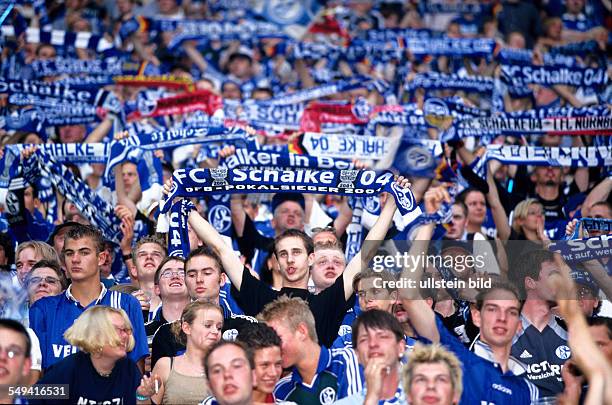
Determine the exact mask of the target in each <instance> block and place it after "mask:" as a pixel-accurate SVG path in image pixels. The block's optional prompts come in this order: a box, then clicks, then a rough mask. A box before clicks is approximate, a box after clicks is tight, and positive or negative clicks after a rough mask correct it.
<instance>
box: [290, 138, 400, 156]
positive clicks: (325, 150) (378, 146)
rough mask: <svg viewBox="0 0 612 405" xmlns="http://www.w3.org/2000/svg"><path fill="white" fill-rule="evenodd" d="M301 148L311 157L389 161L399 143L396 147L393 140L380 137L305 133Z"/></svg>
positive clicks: (301, 139) (300, 141) (300, 140)
mask: <svg viewBox="0 0 612 405" xmlns="http://www.w3.org/2000/svg"><path fill="white" fill-rule="evenodd" d="M299 147H300V149H301V150H302V151H303V152H304V153H306V154H308V155H310V156H321V157H333V158H340V159H360V160H370V159H372V160H389V159H392V158H393V156H394V155H395V152H396V150H397V142H396V144H395V147H394V144H393V140H392V139H391V138H384V137H380V136H365V135H340V134H324V133H318V132H305V133H304V134H303V135H302V136H301V137H300V139H299ZM389 163H390V162H389Z"/></svg>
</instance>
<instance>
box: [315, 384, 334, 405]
mask: <svg viewBox="0 0 612 405" xmlns="http://www.w3.org/2000/svg"><path fill="white" fill-rule="evenodd" d="M334 401H336V390H335V389H333V388H332V387H325V389H324V390H323V391H321V393H320V394H319V402H320V403H321V404H323V405H327V404H331V403H333V402H334Z"/></svg>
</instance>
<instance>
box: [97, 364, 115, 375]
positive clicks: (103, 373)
mask: <svg viewBox="0 0 612 405" xmlns="http://www.w3.org/2000/svg"><path fill="white" fill-rule="evenodd" d="M92 366H93V368H94V370H96V373H98V375H99V376H100V377H104V378H108V377H110V375H111V374H112V373H113V369H112V368H111V370H110V371H109V372H108V373H105V372H102V371H100V370H98V369H97V368H96V366H94V365H93V363H92Z"/></svg>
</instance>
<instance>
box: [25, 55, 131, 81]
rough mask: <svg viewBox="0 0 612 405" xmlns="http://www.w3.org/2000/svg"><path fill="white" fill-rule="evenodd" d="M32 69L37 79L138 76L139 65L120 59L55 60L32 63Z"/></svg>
mask: <svg viewBox="0 0 612 405" xmlns="http://www.w3.org/2000/svg"><path fill="white" fill-rule="evenodd" d="M31 66H32V69H33V70H34V73H35V74H36V76H37V77H44V76H59V75H76V74H83V73H84V74H87V75H89V76H93V75H97V76H100V75H101V76H107V75H122V74H136V73H137V72H138V69H139V68H140V64H139V63H134V62H125V61H123V60H121V59H118V58H107V59H75V58H55V59H42V60H35V61H34V62H32V65H31Z"/></svg>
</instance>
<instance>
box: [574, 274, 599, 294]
mask: <svg viewBox="0 0 612 405" xmlns="http://www.w3.org/2000/svg"><path fill="white" fill-rule="evenodd" d="M570 276H571V277H572V280H574V282H575V283H576V284H580V285H583V286H585V287H587V288H589V289H590V290H591V291H593V294H594V295H595V296H597V295H599V286H598V285H597V283H596V282H595V280H594V279H593V276H591V273H589V272H588V271H582V270H572V271H571V273H570Z"/></svg>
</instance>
